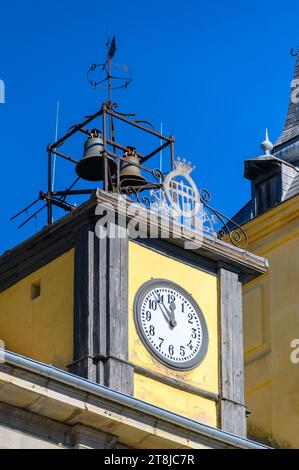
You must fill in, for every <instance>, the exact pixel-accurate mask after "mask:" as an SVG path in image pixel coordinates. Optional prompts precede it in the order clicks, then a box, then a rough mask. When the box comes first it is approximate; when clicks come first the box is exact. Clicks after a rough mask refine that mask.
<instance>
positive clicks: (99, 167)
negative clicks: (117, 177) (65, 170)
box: [76, 135, 116, 181]
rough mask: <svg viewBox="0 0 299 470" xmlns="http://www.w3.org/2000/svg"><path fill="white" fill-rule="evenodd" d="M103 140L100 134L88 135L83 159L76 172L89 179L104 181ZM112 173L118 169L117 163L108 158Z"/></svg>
mask: <svg viewBox="0 0 299 470" xmlns="http://www.w3.org/2000/svg"><path fill="white" fill-rule="evenodd" d="M103 150H104V147H103V140H102V138H101V137H100V136H96V137H94V136H93V135H92V136H90V137H88V139H87V140H86V142H85V144H84V154H83V158H82V160H80V161H79V162H78V163H77V166H76V173H77V175H78V176H80V178H82V179H84V180H88V181H102V180H104V175H105V157H104V156H103ZM108 164H109V170H110V174H111V175H112V174H114V173H115V171H116V163H114V162H113V161H112V160H110V159H109V160H108Z"/></svg>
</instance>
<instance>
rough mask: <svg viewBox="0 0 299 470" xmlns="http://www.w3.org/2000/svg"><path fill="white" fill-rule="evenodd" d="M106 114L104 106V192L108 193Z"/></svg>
mask: <svg viewBox="0 0 299 470" xmlns="http://www.w3.org/2000/svg"><path fill="white" fill-rule="evenodd" d="M106 113H107V107H106V104H105V105H104V106H103V119H102V121H103V156H104V158H105V161H104V191H108V159H107V149H106V146H107V127H106Z"/></svg>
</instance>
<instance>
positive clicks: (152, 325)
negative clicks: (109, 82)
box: [134, 279, 208, 370]
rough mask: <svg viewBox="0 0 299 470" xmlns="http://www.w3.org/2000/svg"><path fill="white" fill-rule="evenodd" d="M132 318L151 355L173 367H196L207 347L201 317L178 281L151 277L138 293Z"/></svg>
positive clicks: (206, 338) (200, 313)
mask: <svg viewBox="0 0 299 470" xmlns="http://www.w3.org/2000/svg"><path fill="white" fill-rule="evenodd" d="M134 318H135V323H136V327H137V330H138V332H139V335H140V337H141V339H142V341H143V343H144V344H145V346H146V347H147V348H148V349H149V351H150V352H151V353H152V354H154V356H155V357H156V358H157V359H158V360H159V361H160V362H163V363H164V364H166V365H167V366H168V367H170V368H172V369H178V370H187V369H192V368H194V367H195V366H197V365H198V364H199V363H200V362H201V361H202V360H203V358H204V357H205V355H206V353H207V348H208V330H207V326H206V322H205V319H204V316H203V314H202V312H201V310H200V308H199V306H198V305H197V304H196V302H195V301H194V299H193V298H192V297H191V295H190V294H188V293H187V292H186V291H185V290H184V289H182V288H181V287H180V286H178V285H177V284H175V283H173V282H170V281H167V280H164V279H154V280H151V281H148V282H146V283H145V284H143V286H141V287H140V289H139V291H138V292H137V295H136V298H135V302H134Z"/></svg>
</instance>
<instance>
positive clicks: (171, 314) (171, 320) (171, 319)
mask: <svg viewBox="0 0 299 470" xmlns="http://www.w3.org/2000/svg"><path fill="white" fill-rule="evenodd" d="M156 301H157V302H158V304H159V306H160V309H161V312H162V313H163V315H164V317H165V313H164V312H163V310H162V305H163V308H164V310H165V312H166V313H167V316H168V319H167V320H168V321H169V325H170V326H172V327H173V328H174V327H175V326H176V325H177V322H176V321H175V317H174V310H175V308H176V305H175V302H174V301H172V302H171V304H170V306H169V307H170V308H171V310H168V309H167V308H166V306H165V304H164V302H163V301H162V300H161V297H160V296H159V298H158V299H157V298H156Z"/></svg>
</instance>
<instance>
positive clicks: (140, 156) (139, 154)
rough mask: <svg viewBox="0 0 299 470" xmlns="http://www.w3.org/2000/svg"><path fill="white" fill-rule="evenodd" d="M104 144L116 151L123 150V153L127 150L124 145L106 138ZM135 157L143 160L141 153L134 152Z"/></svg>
mask: <svg viewBox="0 0 299 470" xmlns="http://www.w3.org/2000/svg"><path fill="white" fill-rule="evenodd" d="M106 143H107V144H108V145H111V147H116V148H117V149H119V150H123V151H124V152H126V151H127V150H128V148H127V147H126V146H125V145H122V144H119V143H118V142H115V141H112V140H110V139H107V138H106ZM136 155H137V157H138V158H145V155H143V154H142V153H139V152H136Z"/></svg>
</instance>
